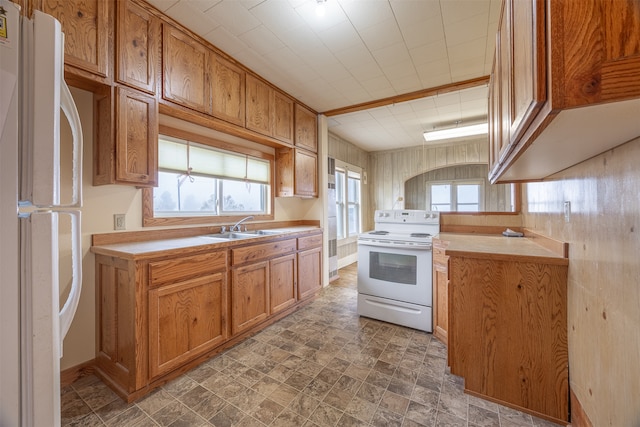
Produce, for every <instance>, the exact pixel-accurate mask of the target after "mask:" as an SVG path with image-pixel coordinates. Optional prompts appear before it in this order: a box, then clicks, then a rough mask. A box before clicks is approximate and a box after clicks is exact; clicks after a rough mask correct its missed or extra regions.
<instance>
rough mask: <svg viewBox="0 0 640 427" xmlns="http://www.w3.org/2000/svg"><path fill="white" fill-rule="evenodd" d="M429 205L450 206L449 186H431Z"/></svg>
mask: <svg viewBox="0 0 640 427" xmlns="http://www.w3.org/2000/svg"><path fill="white" fill-rule="evenodd" d="M431 203H432V204H435V205H438V204H451V185H449V184H433V185H432V186H431Z"/></svg>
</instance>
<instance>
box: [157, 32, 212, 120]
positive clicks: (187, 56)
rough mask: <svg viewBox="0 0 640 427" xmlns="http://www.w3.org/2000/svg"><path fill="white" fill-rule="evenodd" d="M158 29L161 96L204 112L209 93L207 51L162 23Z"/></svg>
mask: <svg viewBox="0 0 640 427" xmlns="http://www.w3.org/2000/svg"><path fill="white" fill-rule="evenodd" d="M162 28H163V39H162V40H163V51H162V61H163V64H164V79H163V87H162V97H163V98H164V99H166V100H168V101H172V102H175V103H176V104H180V105H182V106H184V107H188V108H192V109H194V110H197V111H200V112H202V113H208V112H209V110H210V108H209V97H210V94H209V85H208V84H207V77H206V76H207V73H206V68H205V67H206V65H207V57H208V55H209V50H208V49H207V48H206V47H205V46H204V45H203V44H201V43H199V42H197V41H196V40H195V39H193V38H191V37H190V36H188V35H186V34H184V33H183V32H182V31H180V30H178V29H176V28H174V27H172V26H170V25H168V24H164V25H163V27H162Z"/></svg>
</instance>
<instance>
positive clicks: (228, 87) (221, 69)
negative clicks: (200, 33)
mask: <svg viewBox="0 0 640 427" xmlns="http://www.w3.org/2000/svg"><path fill="white" fill-rule="evenodd" d="M210 58H211V64H210V65H209V67H208V68H209V72H210V75H211V77H210V78H211V96H212V101H211V114H213V115H214V116H215V117H218V118H219V119H222V120H226V121H228V122H230V123H233V124H236V125H238V126H244V115H245V102H244V100H245V72H244V70H243V69H242V68H240V67H238V66H236V65H234V64H232V63H231V62H229V61H226V60H225V59H223V58H222V57H220V56H219V55H216V54H214V53H213V52H212V53H211V54H210Z"/></svg>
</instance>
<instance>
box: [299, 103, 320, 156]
mask: <svg viewBox="0 0 640 427" xmlns="http://www.w3.org/2000/svg"><path fill="white" fill-rule="evenodd" d="M295 125H296V126H295V144H296V147H301V148H304V149H307V150H309V151H312V152H314V153H317V152H318V119H317V116H316V114H315V113H314V112H313V111H309V110H308V109H306V108H304V107H303V106H302V105H300V104H296V112H295Z"/></svg>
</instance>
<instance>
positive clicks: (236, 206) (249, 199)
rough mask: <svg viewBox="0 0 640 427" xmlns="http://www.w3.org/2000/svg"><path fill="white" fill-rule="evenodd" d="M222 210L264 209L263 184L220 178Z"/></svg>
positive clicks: (251, 210) (253, 210)
mask: <svg viewBox="0 0 640 427" xmlns="http://www.w3.org/2000/svg"><path fill="white" fill-rule="evenodd" d="M221 182H222V190H221V192H222V209H221V210H222V212H256V213H261V212H265V211H266V206H265V197H264V194H265V186H264V184H256V183H251V182H244V181H235V180H229V179H225V180H221Z"/></svg>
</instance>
